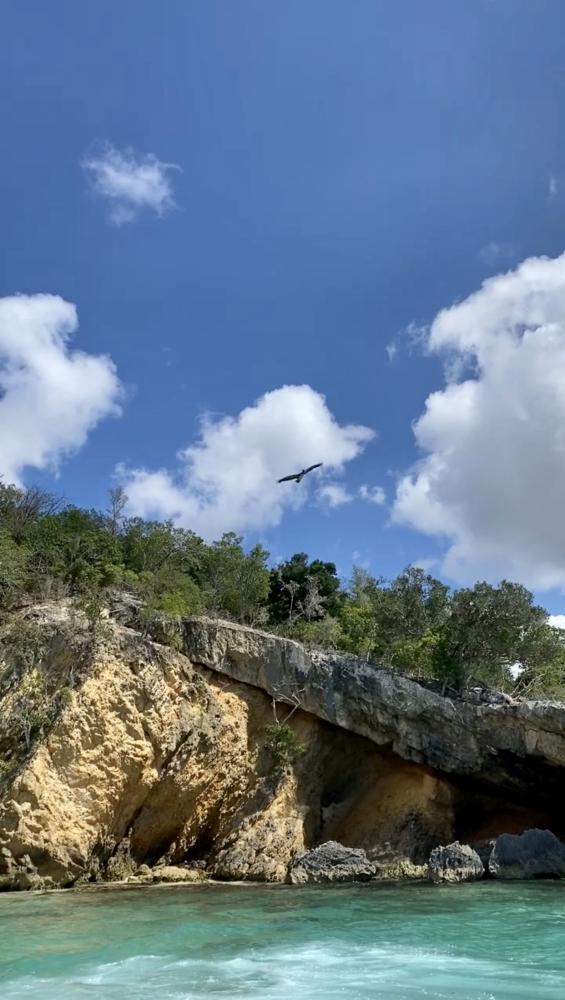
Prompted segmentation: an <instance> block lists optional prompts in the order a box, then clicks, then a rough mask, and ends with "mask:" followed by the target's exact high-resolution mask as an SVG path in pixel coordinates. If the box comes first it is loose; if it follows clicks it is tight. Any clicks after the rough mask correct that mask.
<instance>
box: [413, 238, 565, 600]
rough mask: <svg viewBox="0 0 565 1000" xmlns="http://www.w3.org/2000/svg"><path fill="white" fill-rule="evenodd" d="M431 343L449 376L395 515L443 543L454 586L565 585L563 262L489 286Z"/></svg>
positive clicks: (432, 399) (454, 311) (441, 324)
mask: <svg viewBox="0 0 565 1000" xmlns="http://www.w3.org/2000/svg"><path fill="white" fill-rule="evenodd" d="M428 347H429V349H430V351H432V352H436V353H438V354H440V355H442V356H443V357H444V358H445V359H446V362H447V369H446V370H447V373H448V375H447V377H446V384H445V386H444V388H443V389H441V390H439V391H437V392H434V393H432V394H431V395H430V396H429V397H428V399H427V401H426V406H425V411H424V413H423V414H422V415H421V416H420V418H419V419H418V420H417V421H416V423H415V425H414V432H415V436H416V441H417V444H418V446H419V448H420V449H421V451H422V452H423V457H422V459H421V461H420V462H419V463H418V464H417V466H416V467H415V468H414V469H413V470H412V471H411V472H409V473H408V474H407V475H404V476H403V477H402V478H401V479H400V481H399V483H398V486H397V493H396V500H395V505H394V511H393V517H394V519H395V520H396V521H397V522H400V523H404V524H407V525H410V526H411V527H413V528H416V529H418V530H420V531H422V532H425V533H426V534H429V535H436V536H443V537H444V538H445V539H446V540H447V542H448V550H447V554H446V557H445V560H444V564H443V569H444V572H445V573H447V574H448V575H449V576H450V577H452V578H453V579H455V580H459V581H465V580H470V579H473V578H476V577H488V578H497V577H501V576H506V577H509V578H511V579H512V578H513V579H517V580H521V581H523V582H525V583H526V584H528V585H529V586H533V587H537V588H539V589H548V588H551V587H554V586H565V531H564V530H563V524H564V510H565V255H563V256H561V257H558V258H556V259H548V258H541V257H540V258H536V257H534V258H530V259H529V260H525V261H524V262H523V263H522V264H521V265H520V266H519V267H518V268H517V269H516V270H514V271H511V272H509V273H508V274H503V275H498V276H496V277H493V278H490V279H489V280H487V281H485V282H484V284H483V285H482V287H481V289H480V290H479V291H478V292H475V293H474V294H473V295H471V296H469V298H467V299H465V300H464V301H463V302H460V303H458V304H456V305H454V306H452V307H451V308H448V309H444V310H443V311H442V312H440V313H439V314H438V316H437V317H436V319H435V320H434V322H433V323H432V325H431V328H430V329H429V332H428ZM453 359H455V361H456V364H455V365H453V364H452V363H451V362H452V360H453ZM463 372H465V373H466V374H465V375H464V374H463Z"/></svg>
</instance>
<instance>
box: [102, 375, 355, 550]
mask: <svg viewBox="0 0 565 1000" xmlns="http://www.w3.org/2000/svg"><path fill="white" fill-rule="evenodd" d="M373 437H374V432H373V431H372V430H370V429H369V428H367V427H361V426H355V425H347V426H342V425H340V424H338V422H337V420H336V419H335V417H334V416H333V415H332V414H331V412H330V410H329V409H328V407H327V404H326V401H325V399H324V397H323V396H322V395H321V394H320V393H318V392H315V391H314V389H312V388H311V387H310V386H308V385H286V386H283V387H282V388H280V389H275V390H274V391H273V392H268V393H266V394H265V395H264V396H261V398H260V399H259V400H257V402H256V403H254V404H253V406H249V407H247V408H246V409H244V410H242V411H241V413H239V414H238V415H237V416H235V417H229V416H228V417H222V418H220V419H211V418H207V419H205V420H203V421H202V425H201V428H200V434H199V437H198V439H197V441H196V443H195V444H192V445H190V446H189V447H187V448H186V449H184V451H182V452H181V453H180V454H179V460H180V464H179V468H178V469H177V470H176V472H175V473H174V474H171V472H169V471H168V470H164V469H160V470H157V471H150V470H147V469H122V470H120V475H121V478H122V480H123V482H124V485H125V487H126V490H127V493H128V496H129V498H130V507H131V509H132V510H133V511H135V512H136V513H138V514H140V515H143V516H160V517H169V518H172V519H173V520H174V521H175V522H176V523H177V524H181V525H185V526H187V527H190V528H192V529H194V530H195V531H197V532H198V533H199V534H201V535H204V536H205V537H206V538H216V537H218V536H219V535H221V534H222V533H223V532H224V531H230V530H233V531H243V532H244V531H247V530H261V529H264V528H268V527H270V526H271V525H275V524H278V523H279V522H280V520H281V518H282V516H283V513H284V511H285V510H287V509H289V508H291V509H292V508H297V507H300V506H301V505H302V504H303V503H304V501H305V499H306V497H307V496H308V493H309V490H310V489H311V484H312V482H313V481H315V474H314V475H313V476H311V477H307V478H306V479H304V480H303V482H302V483H301V484H299V485H297V484H296V483H292V482H291V483H280V484H279V483H277V479H280V478H281V476H284V475H287V474H289V473H291V472H294V471H299V470H300V469H302V468H305V467H306V466H307V465H312V464H313V463H314V462H323V463H324V468H323V470H322V471H323V472H324V473H325V472H326V471H329V472H339V471H340V470H342V469H343V467H344V465H345V464H346V463H347V462H350V461H351V460H352V459H354V458H356V456H357V455H359V454H360V453H361V451H362V450H363V448H364V446H365V445H366V444H367V443H368V442H369V441H370V440H371V439H372V438H373Z"/></svg>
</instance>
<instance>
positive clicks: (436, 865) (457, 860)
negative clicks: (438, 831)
mask: <svg viewBox="0 0 565 1000" xmlns="http://www.w3.org/2000/svg"><path fill="white" fill-rule="evenodd" d="M484 872H485V869H484V867H483V863H482V861H481V859H480V857H479V855H478V854H477V852H476V851H474V850H473V848H472V847H469V845H468V844H460V843H459V841H458V840H456V841H454V843H453V844H447V845H446V846H445V847H434V849H433V851H432V853H431V854H430V862H429V866H428V874H429V877H430V879H431V880H432V882H435V883H439V882H471V881H473V880H474V879H478V878H482V877H483V875H484Z"/></svg>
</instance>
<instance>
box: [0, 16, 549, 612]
mask: <svg viewBox="0 0 565 1000" xmlns="http://www.w3.org/2000/svg"><path fill="white" fill-rule="evenodd" d="M0 32H1V37H2V39H3V42H2V58H1V60H0V123H1V127H2V138H3V155H2V157H1V158H0V219H1V231H2V250H1V265H2V266H1V267H0V475H2V476H3V477H4V479H5V480H7V481H13V482H17V483H20V484H32V483H39V484H41V485H42V486H45V487H46V488H48V489H52V490H54V491H55V492H57V493H59V494H61V495H62V496H64V498H65V499H66V500H67V501H68V502H69V503H76V504H80V505H84V506H88V507H90V506H94V507H104V506H105V504H106V499H107V493H108V490H109V489H110V488H111V487H112V486H114V485H116V484H118V483H119V484H123V485H124V487H125V489H126V491H127V494H128V496H129V500H130V511H131V513H133V514H141V515H143V516H147V517H159V518H172V519H173V520H174V521H175V522H176V523H178V524H182V525H184V526H186V527H189V528H192V529H193V530H195V531H198V532H199V533H200V534H202V535H204V536H205V537H207V538H215V537H218V536H219V535H221V534H222V532H224V531H231V530H233V531H236V532H237V533H239V534H241V535H243V536H244V538H245V539H246V542H248V543H249V544H251V543H253V542H255V541H258V540H259V541H261V542H262V543H263V544H264V545H265V546H266V547H267V548H268V549H269V551H270V552H271V554H272V558H273V559H275V560H278V559H280V558H283V557H286V556H288V555H290V554H292V553H293V552H295V551H306V552H308V553H309V554H310V555H313V556H319V557H322V558H325V559H329V560H332V561H334V562H335V563H336V565H337V566H338V569H339V571H340V573H341V574H342V575H343V576H344V577H347V575H348V574H349V573H350V570H351V566H352V564H353V563H357V564H360V565H363V566H365V567H366V568H367V569H369V570H370V571H371V572H373V573H375V574H377V575H381V574H382V575H383V576H386V577H390V576H393V575H395V574H396V573H398V572H399V571H400V570H401V569H402V568H403V567H405V566H406V565H408V564H418V565H423V566H424V567H425V568H427V569H429V570H430V571H431V572H433V573H434V574H435V575H437V576H441V577H442V578H443V579H445V580H446V581H447V582H449V583H450V584H453V585H464V584H467V583H472V582H474V581H475V580H476V579H489V580H491V581H493V582H496V581H497V580H498V579H501V578H503V577H507V578H510V579H514V580H519V581H520V582H522V583H524V584H526V585H527V586H528V587H530V588H531V589H533V590H534V591H535V593H536V595H537V596H539V598H540V600H541V601H542V602H543V603H544V604H545V606H546V607H548V608H549V610H550V611H552V612H554V613H556V614H560V613H564V612H565V596H564V592H565V518H564V516H563V515H564V510H565V504H564V498H565V257H563V256H562V255H563V253H564V251H565V128H564V126H563V122H564V121H565V114H564V112H565V60H564V57H563V45H562V39H563V37H564V34H565V5H564V4H563V3H562V0H543V2H542V3H540V2H539V0H427V2H426V3H422V2H421V0H397V2H395V3H392V2H390V0H356V2H355V3H354V4H352V3H349V2H346V0H339V2H337V0H309V2H308V3H304V2H303V0H285V2H284V3H280V2H278V0H277V2H275V0H191V2H190V3H187V2H186V0H167V3H166V4H157V3H156V2H154V0H151V2H149V0H120V3H119V4H116V3H113V2H112V3H111V2H109V0H98V2H96V3H91V4H77V3H76V2H75V0H52V2H51V3H49V4H46V3H45V2H44V0H26V2H25V3H22V2H21V0H4V3H3V4H2V5H1V8H0ZM320 461H321V462H323V463H324V464H323V467H322V469H320V470H317V471H316V472H314V473H312V475H311V476H309V477H307V478H306V479H305V480H304V481H303V483H301V484H300V485H298V486H297V485H295V484H293V483H290V484H282V485H278V484H277V482H276V480H277V479H278V478H280V476H283V475H285V474H287V473H289V472H292V471H295V470H299V469H300V468H302V467H303V466H304V465H308V464H312V463H314V462H320Z"/></svg>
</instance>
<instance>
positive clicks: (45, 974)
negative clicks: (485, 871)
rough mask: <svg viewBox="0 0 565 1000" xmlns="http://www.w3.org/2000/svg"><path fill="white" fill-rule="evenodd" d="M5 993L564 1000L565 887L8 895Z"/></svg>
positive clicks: (150, 999) (190, 999) (2, 920)
mask: <svg viewBox="0 0 565 1000" xmlns="http://www.w3.org/2000/svg"><path fill="white" fill-rule="evenodd" d="M0 997H1V998H2V1000H16V998H17V1000H21V998H26V1000H35V998H41V1000H83V998H90V1000H117V998H120V1000H201V998H204V997H206V998H208V997H218V998H222V1000H228V998H231V997H233V998H237V1000H247V998H249V1000H252V998H253V1000H255V998H261V1000H306V998H308V1000H311V998H312V1000H313V998H317V1000H318V998H320V1000H321V998H323V1000H332V998H338V997H339V998H347V1000H420V998H422V1000H423V998H427V1000H431V998H434V1000H440V998H441V1000H448V998H449V1000H565V885H561V884H560V883H554V882H537V883H533V884H528V883H523V884H514V885H504V884H497V883H495V882H485V883H481V884H477V885H462V886H445V887H443V886H442V887H434V886H427V885H396V886H382V885H366V886H353V887H349V886H341V887H335V888H334V887H328V888H325V887H320V888H313V887H286V886H220V885H209V886H198V887H194V886H175V887H170V888H156V889H132V890H125V889H120V890H117V889H111V890H104V891H100V892H86V893H80V892H67V893H59V894H55V893H52V894H47V895H29V894H26V893H13V894H8V895H7V894H3V895H1V896H0Z"/></svg>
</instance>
